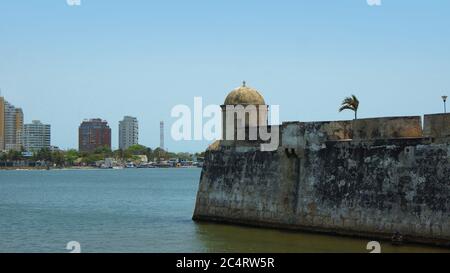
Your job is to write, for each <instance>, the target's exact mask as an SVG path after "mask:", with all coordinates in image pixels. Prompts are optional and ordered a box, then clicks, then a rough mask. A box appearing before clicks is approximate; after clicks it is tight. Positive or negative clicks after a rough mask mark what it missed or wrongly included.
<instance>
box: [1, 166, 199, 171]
mask: <svg viewBox="0 0 450 273" xmlns="http://www.w3.org/2000/svg"><path fill="white" fill-rule="evenodd" d="M127 169H201V168H199V167H155V168H118V169H115V168H96V167H63V168H49V169H47V168H46V167H0V172H1V171H64V170H86V171H87V170H127Z"/></svg>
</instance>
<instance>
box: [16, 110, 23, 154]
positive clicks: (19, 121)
mask: <svg viewBox="0 0 450 273" xmlns="http://www.w3.org/2000/svg"><path fill="white" fill-rule="evenodd" d="M15 130H16V140H15V142H16V146H15V148H14V149H15V150H20V149H22V147H23V130H24V124H23V111H22V109H21V108H16V126H15Z"/></svg>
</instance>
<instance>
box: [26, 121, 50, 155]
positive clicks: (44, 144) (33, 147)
mask: <svg viewBox="0 0 450 273" xmlns="http://www.w3.org/2000/svg"><path fill="white" fill-rule="evenodd" d="M23 146H24V148H25V149H26V150H27V151H32V152H33V151H39V150H41V149H45V148H48V149H50V125H49V124H42V123H41V122H40V121H39V120H33V122H32V123H31V124H25V125H24V129H23Z"/></svg>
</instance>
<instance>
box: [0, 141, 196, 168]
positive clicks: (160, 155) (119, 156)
mask: <svg viewBox="0 0 450 273" xmlns="http://www.w3.org/2000/svg"><path fill="white" fill-rule="evenodd" d="M141 156H146V157H147V159H148V160H149V161H156V162H159V161H164V160H169V159H171V158H177V159H179V160H186V161H192V160H193V159H195V157H202V156H203V153H195V154H191V153H171V152H167V151H165V150H162V149H160V148H156V149H151V148H149V147H146V146H143V145H133V146H131V147H129V148H128V149H127V150H120V149H119V150H115V151H112V150H111V149H109V148H107V147H100V148H97V149H96V150H95V151H93V152H79V151H77V150H75V149H70V150H66V151H62V150H56V151H52V150H50V149H42V150H39V151H37V152H35V153H33V155H32V156H31V157H30V156H26V155H25V154H24V153H23V151H13V150H11V151H9V152H7V153H1V152H0V167H2V166H6V164H5V163H6V162H15V161H16V162H17V161H32V162H44V163H45V165H50V166H57V167H65V166H79V165H94V164H95V163H96V162H98V161H101V160H104V159H105V158H113V159H115V160H118V161H124V162H126V161H135V160H139V159H140V157H141ZM2 163H3V164H2Z"/></svg>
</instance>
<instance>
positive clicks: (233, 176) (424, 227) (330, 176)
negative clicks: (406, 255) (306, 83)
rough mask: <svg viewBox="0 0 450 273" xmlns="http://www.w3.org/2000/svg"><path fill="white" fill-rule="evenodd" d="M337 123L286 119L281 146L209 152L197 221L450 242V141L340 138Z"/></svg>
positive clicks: (197, 204) (199, 194)
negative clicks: (448, 143)
mask: <svg viewBox="0 0 450 273" xmlns="http://www.w3.org/2000/svg"><path fill="white" fill-rule="evenodd" d="M341 126H342V127H341V128H345V123H343V124H341ZM324 128H325V129H324ZM327 128H328V129H329V128H334V129H335V128H337V127H336V126H335V124H333V125H332V126H330V123H286V124H283V126H282V131H281V135H282V140H281V142H282V145H281V146H280V148H279V149H278V150H277V151H275V152H261V151H259V150H258V147H257V146H255V147H251V146H248V147H241V148H239V147H232V148H227V147H225V146H220V145H218V148H217V149H215V150H210V151H208V152H207V154H206V158H205V165H204V168H203V171H202V176H201V180H200V185H199V191H198V195H197V203H196V208H195V212H194V219H195V220H212V221H222V222H230V223H240V224H249V225H260V226H268V227H280V228H289V229H300V230H312V231H318V232H328V233H339V234H348V235H360V236H366V237H370V238H389V237H390V236H391V235H392V234H393V233H394V232H396V231H399V232H401V233H402V234H403V235H404V236H405V239H406V240H409V241H413V242H425V243H435V244H440V245H447V246H450V145H447V144H435V143H431V142H430V140H429V139H426V138H408V139H390V140H376V139H375V140H365V141H362V140H359V141H349V140H340V141H336V140H334V141H330V136H332V137H334V136H335V135H336V134H330V130H328V129H327ZM334 129H331V131H333V130H334ZM339 130H341V129H339ZM339 130H338V131H339ZM332 137H331V138H332Z"/></svg>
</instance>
